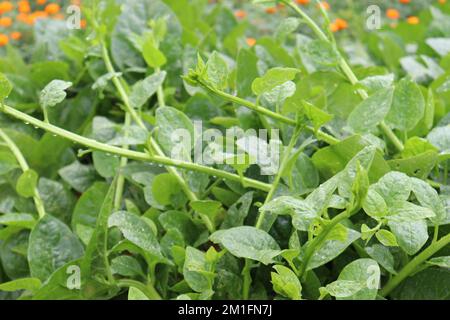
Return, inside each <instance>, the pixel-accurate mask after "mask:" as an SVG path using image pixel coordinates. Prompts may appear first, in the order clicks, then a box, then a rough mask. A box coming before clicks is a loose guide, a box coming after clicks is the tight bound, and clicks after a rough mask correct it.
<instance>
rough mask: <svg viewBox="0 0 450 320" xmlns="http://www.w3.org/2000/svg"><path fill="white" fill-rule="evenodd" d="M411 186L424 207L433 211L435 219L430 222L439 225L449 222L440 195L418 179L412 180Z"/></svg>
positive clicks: (432, 218)
mask: <svg viewBox="0 0 450 320" xmlns="http://www.w3.org/2000/svg"><path fill="white" fill-rule="evenodd" d="M411 186H412V191H413V193H414V195H415V196H416V198H417V200H418V201H419V203H420V205H421V206H422V207H425V208H428V209H430V210H433V212H434V214H435V217H431V218H430V220H431V221H432V222H433V223H434V224H436V225H439V224H441V223H444V222H445V221H447V212H446V210H445V207H444V204H443V202H442V200H441V198H440V197H439V194H438V193H437V191H436V190H435V189H433V188H432V187H431V186H430V185H429V184H428V183H426V182H425V181H423V180H419V179H416V178H412V179H411Z"/></svg>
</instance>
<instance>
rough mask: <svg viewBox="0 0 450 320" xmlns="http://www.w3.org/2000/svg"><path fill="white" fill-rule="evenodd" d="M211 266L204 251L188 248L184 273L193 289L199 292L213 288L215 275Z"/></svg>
mask: <svg viewBox="0 0 450 320" xmlns="http://www.w3.org/2000/svg"><path fill="white" fill-rule="evenodd" d="M211 268H212V266H211V264H210V263H208V262H207V261H206V256H205V253H204V252H202V251H200V250H197V249H195V248H192V247H187V248H186V256H185V260H184V266H183V275H184V279H185V280H186V282H187V283H188V285H189V286H190V287H191V288H192V290H194V291H195V292H199V293H201V292H205V291H208V290H212V285H213V281H214V276H215V275H214V273H213V272H212V269H211Z"/></svg>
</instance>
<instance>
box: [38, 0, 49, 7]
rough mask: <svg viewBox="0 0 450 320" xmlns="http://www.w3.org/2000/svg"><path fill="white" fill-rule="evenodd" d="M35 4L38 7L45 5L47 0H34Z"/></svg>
mask: <svg viewBox="0 0 450 320" xmlns="http://www.w3.org/2000/svg"><path fill="white" fill-rule="evenodd" d="M36 3H37V4H38V5H40V6H42V5H43V4H46V3H47V0H36Z"/></svg>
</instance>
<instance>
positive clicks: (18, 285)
mask: <svg viewBox="0 0 450 320" xmlns="http://www.w3.org/2000/svg"><path fill="white" fill-rule="evenodd" d="M41 285H42V283H41V280H40V279H37V278H25V279H18V280H14V281H10V282H6V283H2V284H0V291H9V292H14V291H19V290H27V291H31V292H34V291H36V290H37V289H39V288H40V287H41Z"/></svg>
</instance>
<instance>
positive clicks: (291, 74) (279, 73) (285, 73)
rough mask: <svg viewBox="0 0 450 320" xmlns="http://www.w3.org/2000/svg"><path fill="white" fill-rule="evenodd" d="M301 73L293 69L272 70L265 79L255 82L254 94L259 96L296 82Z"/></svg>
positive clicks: (253, 86)
mask: <svg viewBox="0 0 450 320" xmlns="http://www.w3.org/2000/svg"><path fill="white" fill-rule="evenodd" d="M299 72H300V70H298V69H293V68H273V69H270V70H269V71H267V73H266V74H265V75H264V76H263V77H260V78H256V79H255V80H254V81H253V84H252V90H253V93H254V94H256V95H257V96H259V95H261V94H263V93H265V92H269V91H271V90H273V89H275V88H276V87H278V86H280V85H282V84H283V83H286V82H288V81H292V80H294V79H295V76H296V75H297V74H298V73H299Z"/></svg>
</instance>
